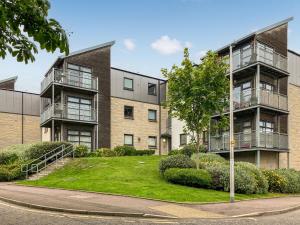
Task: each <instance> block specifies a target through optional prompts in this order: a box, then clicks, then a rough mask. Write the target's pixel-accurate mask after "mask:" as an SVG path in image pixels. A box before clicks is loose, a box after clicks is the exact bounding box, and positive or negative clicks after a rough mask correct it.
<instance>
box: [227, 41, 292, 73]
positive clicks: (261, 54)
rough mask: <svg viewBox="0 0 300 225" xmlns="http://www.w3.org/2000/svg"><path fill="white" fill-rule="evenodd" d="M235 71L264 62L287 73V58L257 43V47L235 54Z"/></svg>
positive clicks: (243, 49)
mask: <svg viewBox="0 0 300 225" xmlns="http://www.w3.org/2000/svg"><path fill="white" fill-rule="evenodd" d="M232 60H233V70H237V69H241V68H243V67H245V66H248V65H250V64H252V63H254V62H258V61H259V62H263V63H265V64H268V65H270V66H273V67H275V68H277V69H280V70H283V71H287V57H285V56H283V55H281V54H279V53H277V52H275V51H274V50H273V49H272V48H270V47H268V46H266V45H263V44H261V43H257V45H256V47H254V46H253V45H247V46H244V47H242V48H239V49H237V50H235V51H234V52H233V59H232Z"/></svg>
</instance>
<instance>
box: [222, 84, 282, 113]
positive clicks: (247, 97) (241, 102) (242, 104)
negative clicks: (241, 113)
mask: <svg viewBox="0 0 300 225" xmlns="http://www.w3.org/2000/svg"><path fill="white" fill-rule="evenodd" d="M259 97H260V98H259V99H258V98H257V93H256V89H251V90H249V91H247V93H240V94H238V95H235V96H234V100H233V107H234V110H237V109H244V108H248V107H251V106H255V105H257V104H260V105H265V106H269V107H272V108H276V109H280V110H286V111H287V110H288V97H287V95H283V94H280V93H277V92H274V91H270V90H266V89H260V90H259ZM228 110H229V109H227V110H226V111H228Z"/></svg>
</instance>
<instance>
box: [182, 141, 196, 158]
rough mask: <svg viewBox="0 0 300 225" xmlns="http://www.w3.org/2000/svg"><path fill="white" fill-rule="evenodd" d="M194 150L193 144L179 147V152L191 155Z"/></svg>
mask: <svg viewBox="0 0 300 225" xmlns="http://www.w3.org/2000/svg"><path fill="white" fill-rule="evenodd" d="M195 152H196V147H195V145H192V144H190V145H185V146H184V147H183V148H182V149H181V153H182V154H184V155H186V156H188V157H191V156H192V155H193V154H194V153H195Z"/></svg>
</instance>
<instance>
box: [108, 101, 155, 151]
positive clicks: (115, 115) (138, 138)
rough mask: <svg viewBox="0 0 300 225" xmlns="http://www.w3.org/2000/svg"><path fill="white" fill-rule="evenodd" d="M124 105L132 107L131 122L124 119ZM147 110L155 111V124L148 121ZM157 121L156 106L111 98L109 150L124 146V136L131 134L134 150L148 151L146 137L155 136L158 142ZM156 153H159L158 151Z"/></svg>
mask: <svg viewBox="0 0 300 225" xmlns="http://www.w3.org/2000/svg"><path fill="white" fill-rule="evenodd" d="M124 105H128V106H133V107H134V119H133V120H132V119H125V118H124ZM148 109H154V110H157V122H150V121H148ZM159 120H160V118H159V106H158V105H154V104H148V103H142V102H137V101H131V100H125V99H120V98H115V97H112V98H111V133H110V135H111V148H114V147H115V146H117V145H123V144H124V134H132V135H134V147H135V148H136V149H148V136H156V137H157V143H158V142H159ZM106 135H109V134H106ZM157 145H158V144H157ZM157 147H159V146H157ZM156 153H157V154H158V153H159V151H158V149H157V151H156Z"/></svg>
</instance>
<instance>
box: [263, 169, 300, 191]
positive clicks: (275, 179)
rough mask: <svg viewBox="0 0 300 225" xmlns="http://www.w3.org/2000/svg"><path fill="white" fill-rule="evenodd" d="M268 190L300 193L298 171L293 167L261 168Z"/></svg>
mask: <svg viewBox="0 0 300 225" xmlns="http://www.w3.org/2000/svg"><path fill="white" fill-rule="evenodd" d="M263 173H264V175H265V176H266V177H267V180H268V183H269V191H270V192H281V193H300V172H298V171H296V170H293V169H276V170H263Z"/></svg>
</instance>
